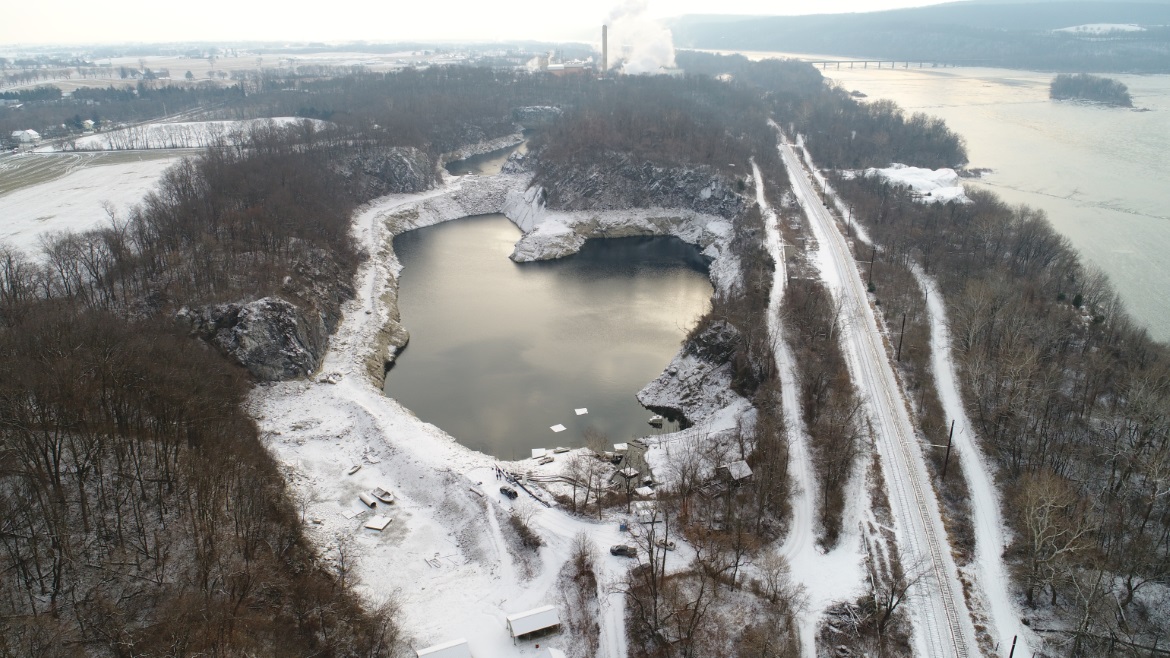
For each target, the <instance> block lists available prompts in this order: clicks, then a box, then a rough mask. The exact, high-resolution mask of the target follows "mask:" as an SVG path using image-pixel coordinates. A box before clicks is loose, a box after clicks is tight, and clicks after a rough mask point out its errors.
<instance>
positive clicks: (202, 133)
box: [37, 117, 327, 151]
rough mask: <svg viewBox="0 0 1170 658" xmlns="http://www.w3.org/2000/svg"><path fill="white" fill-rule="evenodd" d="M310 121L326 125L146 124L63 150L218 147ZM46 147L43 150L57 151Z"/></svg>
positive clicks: (291, 120) (283, 121) (280, 120)
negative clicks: (269, 128)
mask: <svg viewBox="0 0 1170 658" xmlns="http://www.w3.org/2000/svg"><path fill="white" fill-rule="evenodd" d="M304 121H308V122H310V123H312V124H313V125H314V127H316V128H317V129H318V130H320V129H321V128H323V127H324V126H326V125H327V124H326V122H324V121H320V120H318V119H303V118H300V117H274V118H271V119H247V120H241V121H186V122H175V123H147V124H143V125H140V126H130V127H129V128H119V129H117V130H111V131H108V132H103V133H97V134H94V135H86V136H84V137H78V138H77V139H74V140H70V141H67V142H65V144H64V145H62V146H61V147H60V148H61V150H75V151H125V150H143V149H200V148H206V147H208V146H212V145H215V144H221V143H222V144H227V145H232V144H236V143H237V142H238V141H239V137H240V136H241V135H243V134H246V133H247V132H248V131H249V130H251V129H252V128H257V127H262V126H266V125H271V126H276V127H280V128H285V127H288V126H291V125H294V124H299V123H301V122H304ZM55 148H56V147H52V146H46V147H42V148H40V149H37V150H38V151H40V150H55Z"/></svg>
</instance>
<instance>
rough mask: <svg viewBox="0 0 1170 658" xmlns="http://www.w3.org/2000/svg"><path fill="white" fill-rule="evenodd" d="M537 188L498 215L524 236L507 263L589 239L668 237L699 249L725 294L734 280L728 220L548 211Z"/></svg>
mask: <svg viewBox="0 0 1170 658" xmlns="http://www.w3.org/2000/svg"><path fill="white" fill-rule="evenodd" d="M541 196H542V190H541V188H539V187H532V188H528V189H527V190H525V191H524V193H523V194H522V195H519V196H512V197H510V198H509V200H508V204H507V205H506V206H505V208H504V214H506V215H507V216H508V219H511V220H512V221H513V222H515V224H516V226H518V227H520V230H521V231H523V232H524V237H523V238H521V239H520V241H519V242H517V243H516V248H515V250H514V251H513V252H512V260H515V261H517V262H528V261H537V260H548V259H551V258H562V257H564V256H567V255H569V254H574V253H577V251H578V250H580V249H581V245H583V244H585V240H587V239H589V238H624V237H634V236H644V235H659V236H664V235H672V236H675V237H678V238H679V239H681V240H682V241H683V242H689V243H691V244H693V245H695V246H697V247H699V248H700V249H702V250H703V255H704V256H706V257H707V258H709V259H711V265H710V272H711V282H712V283H713V284H714V285H715V288H716V289H717V290H719V291H727V290H728V289H730V287H731V286H733V285H735V283H736V282H737V281H739V279H740V271H739V263H738V261H737V260H736V258H735V256H734V255H732V253H731V250H730V248H729V246H728V243H729V242H730V240H731V233H732V226H731V221H730V220H727V219H724V218H722V217H719V216H716V215H705V214H703V213H698V212H694V211H692V210H687V209H682V208H634V209H629V210H622V211H612V210H596V211H593V210H575V211H570V212H563V211H553V210H549V209H547V208H545V207H544V205H543V204H542V203H541V201H540V199H541Z"/></svg>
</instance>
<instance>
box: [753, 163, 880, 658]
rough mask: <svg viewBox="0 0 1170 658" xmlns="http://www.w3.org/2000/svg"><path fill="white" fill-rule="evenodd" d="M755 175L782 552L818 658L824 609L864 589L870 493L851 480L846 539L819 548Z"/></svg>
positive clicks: (782, 273) (779, 272)
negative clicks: (763, 246)
mask: <svg viewBox="0 0 1170 658" xmlns="http://www.w3.org/2000/svg"><path fill="white" fill-rule="evenodd" d="M752 174H753V176H754V177H755V181H756V201H757V202H758V203H759V204H760V208H761V209H762V210H763V213H764V226H765V228H766V230H767V246H768V251H769V252H770V253H771V254H772V258H773V259H774V260H775V261H776V271H775V272H774V274H773V279H772V291H771V294H770V296H769V298H768V331H769V333H770V335H771V337H772V349H773V352H774V353H775V355H776V369H777V372H778V373H779V377H780V393H781V404H782V407H783V414H784V429H785V432H786V433H787V436H788V449H789V462H788V464H789V466H788V468H789V474H790V476H791V477H792V483H793V487H792V501H791V504H792V523H791V525H790V527H789V529H788V534H787V536H786V537H785V539H784V545H783V546H782V547H781V548H780V554H781V555H783V556H784V557H785V559H787V560H788V564H789V566H790V567H791V568H792V577H793V579H794V580H795V581H797V582H798V583H800V585H801V586H802V587H803V588H804V590H805V593H806V596H807V603H808V605H807V607H806V608H805V609H804V610H802V611H801V618H800V643H801V653H802V655H804V656H806V658H813V657H814V656H816V655H817V654H816V633H817V626H818V624H819V623H820V620H821V617H822V616H823V615H824V612H825V610H826V609H827V608H828V607H829V606H830V605H832V604H834V603H837V602H840V601H848V600H853V599H856V598H857V596H858V595H859V594H860V593H861V592H862V591H863V589H864V586H863V577H864V575H863V569H862V563H863V560H864V558H865V555H864V553H863V551H862V548H861V541H860V535H859V533H860V529H859V524H858V523H857V519H858V518H860V516H861V515H862V514H863V513H865V512H866V511H867V510H868V508H869V495H868V492H867V491H866V490H865V487H864V486H863V483H864V481H865V478H864V477H861V476H860V475H855V476H854V477H852V478H850V483H849V485H848V487H849V489H850V492H849V494H848V495H847V496H846V500H847V501H848V502H847V505H846V510H845V514H844V517H845V518H844V519H843V521H842V533H841V537H840V539H839V541H838V542H837V545H836V547H834V548H833V550H831V551H829V552H827V553H824V552H822V551H821V549H820V548H819V547H818V546H817V532H816V500H817V481H816V478H815V477H814V475H813V463H812V457H811V453H810V450H809V445H808V433H807V431H806V429H805V424H804V418H803V414H802V413H801V409H800V402H799V400H798V399H797V391H798V390H799V388H798V385H797V377H796V370H795V368H796V362H795V359H794V358H793V356H792V350H791V348H790V347H789V345H788V341H786V340H784V333H783V328H782V326H781V324H780V322H781V314H780V309H781V306H782V304H783V302H784V291H785V287H786V285H787V282H788V271H787V270H786V269H785V267H784V251H783V248H784V245H783V238H782V237H781V235H780V231H779V230H778V229H777V227H776V224H777V221H778V219H777V217H776V212H775V211H774V210H773V209H772V208H771V207H770V206H769V204H768V201H767V198H766V196H765V190H764V179H763V176H762V175H761V174H760V169H759V167H758V166H757V165H756V164H755V163H754V162H753V163H752Z"/></svg>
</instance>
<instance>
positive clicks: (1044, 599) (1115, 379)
mask: <svg viewBox="0 0 1170 658" xmlns="http://www.w3.org/2000/svg"><path fill="white" fill-rule="evenodd" d="M838 185H839V186H840V189H841V190H842V192H843V194H844V195H845V196H846V197H847V198H848V200H849V201H850V203H852V204H853V206H854V212H855V213H856V216H858V217H864V218H866V221H867V224H868V226H869V228H870V233H871V235H872V236H873V237H874V238H875V240H877V242H878V244H879V245H881V247H882V250H883V258H890V259H895V260H900V259H908V260H910V261H912V262H918V263H920V264H921V265H922V266H923V267H924V269H926V270H927V271H928V272H929V273H931V274H933V275H934V276H935V277H936V278H937V279H938V281H939V282H940V285H941V286H942V288H943V292H944V294H945V295H946V298H947V301H948V305H949V307H950V317H951V323H952V326H951V332H952V336H953V340H954V345H953V347H954V349H955V353H956V356H957V358H958V361H959V365H960V367H961V369H962V372H963V376H962V378H961V381H962V382H963V385H964V394H965V400H966V403H967V406H968V412H969V414H970V416H971V419H972V421H973V422H974V423H975V425H976V430H977V433H978V436H979V438H980V440H981V441H982V444H983V448H984V450H985V451H986V452H987V454H988V455H990V456H991V458H992V459H993V460H994V461H995V463H996V465H997V467H998V469H999V472H1000V474H1001V478H1000V482H1001V486H1003V491H1004V498H1005V501H1006V504H1005V512H1006V513H1005V517H1006V519H1007V520H1008V522H1009V523H1010V525H1011V527H1012V530H1013V535H1014V542H1013V544H1012V547H1011V550H1010V551H1009V553H1008V558H1009V564H1010V565H1011V566H1012V568H1013V570H1014V572H1015V575H1016V578H1017V580H1016V585H1017V587H1018V590H1019V591H1020V592H1021V595H1022V596H1023V598H1024V600H1025V601H1026V603H1027V604H1028V605H1029V606H1031V607H1034V608H1042V609H1045V610H1048V611H1050V613H1051V614H1055V615H1057V616H1058V617H1060V618H1063V619H1066V620H1068V622H1069V629H1070V630H1069V632H1068V633H1066V634H1063V635H1061V636H1058V637H1057V643H1058V645H1059V646H1063V647H1065V650H1067V651H1068V652H1069V654H1070V655H1098V654H1099V653H1100V652H1101V651H1104V650H1105V649H1106V648H1107V647H1109V646H1111V645H1112V644H1114V643H1112V642H1111V640H1110V638H1111V637H1115V638H1120V639H1123V640H1127V641H1130V642H1133V643H1135V644H1137V645H1138V646H1149V645H1151V644H1152V643H1153V642H1154V638H1156V637H1159V636H1160V635H1164V634H1165V632H1166V631H1167V630H1170V629H1167V627H1166V625H1165V623H1166V621H1165V619H1162V618H1159V617H1158V616H1157V615H1156V614H1154V613H1153V611H1152V610H1151V609H1150V608H1148V607H1147V606H1146V605H1145V604H1144V603H1143V602H1142V599H1141V592H1142V591H1144V590H1147V589H1150V588H1156V587H1164V586H1165V584H1166V583H1167V582H1168V579H1170V571H1168V570H1167V566H1166V565H1167V564H1170V501H1168V500H1167V497H1166V496H1165V495H1164V491H1165V490H1166V489H1167V486H1168V484H1167V483H1168V480H1167V473H1168V471H1167V464H1168V463H1170V461H1168V459H1170V385H1168V382H1170V377H1168V375H1170V370H1168V369H1167V363H1170V361H1168V359H1167V354H1166V346H1165V345H1162V344H1159V343H1155V342H1154V341H1152V340H1151V339H1150V338H1149V336H1148V335H1147V333H1146V331H1145V330H1144V329H1143V328H1141V327H1139V326H1137V325H1136V324H1135V323H1134V322H1133V321H1132V320H1131V319H1130V318H1129V316H1128V315H1127V314H1126V313H1125V309H1124V307H1123V305H1122V304H1121V301H1120V299H1119V298H1118V296H1117V294H1116V293H1115V292H1114V291H1113V289H1112V287H1111V286H1110V285H1109V283H1108V281H1107V280H1106V279H1105V277H1104V275H1102V274H1100V273H1098V272H1095V271H1093V270H1092V269H1091V268H1089V267H1086V266H1085V265H1083V264H1082V263H1081V261H1080V258H1079V257H1078V256H1077V254H1076V253H1075V251H1074V250H1073V249H1072V247H1071V246H1070V244H1069V243H1068V241H1067V239H1065V238H1064V237H1062V236H1060V235H1059V234H1057V233H1056V232H1055V231H1054V230H1053V229H1052V227H1051V225H1050V224H1049V223H1048V220H1047V218H1046V217H1045V216H1044V213H1043V212H1041V211H1037V210H1034V209H1031V208H1027V207H1012V206H1009V205H1007V204H1005V203H1003V202H1002V201H1000V200H999V199H997V198H996V197H995V196H994V195H991V194H989V193H985V192H981V191H969V192H968V194H969V196H971V197H972V200H973V203H971V204H967V205H959V204H948V205H945V206H940V205H925V204H920V203H916V202H914V201H913V200H911V199H910V197H909V194H908V193H907V192H905V191H899V190H895V189H892V188H891V187H889V186H888V185H886V184H884V183H882V182H880V181H877V180H874V179H855V180H852V181H840V182H839V183H838ZM937 436H938V435H937V434H936V437H937ZM1115 650H1116V651H1118V652H1128V651H1136V649H1132V648H1129V649H1125V648H1121V647H1120V646H1119V645H1118V646H1116V647H1115Z"/></svg>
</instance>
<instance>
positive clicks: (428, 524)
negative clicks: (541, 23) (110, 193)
mask: <svg viewBox="0 0 1170 658" xmlns="http://www.w3.org/2000/svg"><path fill="white" fill-rule="evenodd" d="M529 180H530V179H529V177H528V176H527V175H499V176H491V177H486V176H466V177H463V178H459V179H452V178H448V179H447V180H446V181H445V182H444V184H443V185H442V186H441V187H440V188H439V189H436V190H433V191H429V192H426V193H421V194H413V195H397V196H390V197H384V198H382V199H379V200H377V201H375V202H373V203H371V204H369V205H368V206H367V207H366V208H364V209H363V210H362V211H361V212H360V213H358V215H357V216H356V218H355V225H354V229H353V230H354V235H355V238H356V239H357V240H358V242H359V243H360V244H361V245H362V246H363V247H364V248H365V249H367V250H368V252H369V253H370V254H372V257H371V258H370V259H369V260H368V262H366V263H365V264H364V265H363V266H362V267H361V268H360V269H359V271H358V274H357V277H356V282H355V284H356V285H355V289H356V291H357V292H356V297H355V299H353V300H352V301H350V302H348V303H346V304H345V306H344V309H343V311H344V319H343V321H342V323H341V325H340V327H339V329H338V331H337V334H336V335H335V336H334V337H333V340H332V343H331V345H330V348H329V351H328V352H327V353H326V355H325V358H324V363H323V365H322V368H321V371H320V374H319V375H318V376H317V377H316V378H315V379H314V380H311V381H290V382H281V383H277V384H272V385H268V386H261V387H258V388H257V389H256V390H255V392H254V394H253V396H252V398H251V402H250V404H251V411H252V413H253V415H254V416H255V417H256V419H257V421H258V422H259V424H260V426H261V428H262V430H263V432H264V436H265V437H266V443H267V445H268V447H269V448H270V449H271V450H272V452H273V454H274V455H275V457H276V459H277V460H278V462H279V463H280V464H281V466H282V470H283V472H284V473H285V475H286V477H287V478H288V481H289V483H290V485H291V488H292V490H293V492H294V495H295V496H296V497H297V499H298V501H299V502H300V512H301V514H302V516H303V517H304V519H305V520H306V528H307V534H308V536H309V537H310V538H311V539H312V541H313V542H314V543H315V544H316V545H317V546H318V547H319V549H320V550H321V552H322V553H323V554H324V555H325V556H327V557H328V558H330V559H331V560H333V562H334V564H335V565H336V566H337V567H338V568H340V567H341V566H343V565H344V567H345V568H346V569H347V570H348V571H349V577H350V578H351V579H352V580H354V581H355V582H357V583H358V591H359V592H360V593H361V594H363V595H364V596H365V597H366V598H367V600H368V601H369V602H370V603H371V604H372V605H377V604H378V603H380V602H381V601H383V600H386V599H388V598H395V599H397V601H398V602H399V604H400V606H401V607H400V610H399V612H398V613H397V614H395V619H396V620H397V622H398V623H399V624H400V625H401V627H402V628H403V629H404V630H405V631H406V632H407V633H408V634H409V635H410V636H411V637H412V638H413V639H414V646H415V647H425V646H429V645H431V644H434V643H438V642H443V641H447V640H451V639H455V638H460V637H464V638H467V640H468V641H469V643H470V647H471V650H472V652H473V653H474V655H477V656H505V655H510V656H532V655H540V654H539V653H538V652H537V651H535V650H534V648H533V646H532V643H520V644H519V645H516V646H513V643H512V641H511V639H510V637H509V636H508V632H507V630H506V624H505V617H506V616H507V615H509V614H514V613H516V612H520V611H524V610H527V609H530V608H533V607H536V606H539V605H545V604H560V603H561V600H560V594H559V592H558V589H557V585H556V580H557V575H558V573H559V571H560V569H561V568H562V566H563V565H564V564H565V563H566V561H567V560H568V559H569V556H570V552H571V547H572V543H573V541H572V540H573V537H574V536H576V535H577V534H578V533H584V534H585V535H587V536H588V537H590V538H591V539H592V541H593V542H594V543H595V544H596V545H597V546H598V548H599V549H600V554H599V555H598V556H597V558H596V560H595V564H596V565H597V569H598V577H599V579H600V581H601V592H600V597H601V618H600V619H599V623H600V628H601V637H600V642H601V647H600V651H599V652H598V654H597V655H598V656H601V657H608V658H620V657H624V656H625V655H626V643H625V642H626V641H625V621H624V619H625V617H624V615H625V601H624V598H623V596H622V595H621V594H619V593H612V592H611V588H610V587H609V585H610V584H612V583H614V582H616V581H617V580H618V579H619V578H620V577H621V576H622V574H623V573H624V571H625V569H626V568H627V567H628V566H629V563H628V562H627V561H626V560H624V559H622V558H614V557H611V556H610V555H608V552H607V551H606V549H607V548H608V547H609V546H611V545H613V544H617V543H626V542H628V541H629V536H628V535H626V534H624V533H619V531H618V528H617V523H616V520H614V519H607V520H606V521H603V522H597V521H592V520H584V519H580V518H577V517H573V516H570V515H569V514H567V513H565V512H563V511H561V510H560V509H558V508H557V507H555V506H554V507H552V508H544V507H541V506H539V505H535V504H534V503H533V501H531V500H529V499H528V498H527V497H522V498H521V499H520V500H519V501H515V502H514V501H510V500H508V499H507V498H505V497H503V496H502V495H501V494H500V493H499V491H498V488H499V487H498V484H499V483H498V482H497V481H496V480H495V474H494V471H493V470H492V465H493V464H494V463H497V462H496V461H495V460H494V459H493V458H492V457H490V456H488V455H484V454H482V453H478V452H475V451H472V450H470V449H468V448H466V447H464V446H462V445H461V444H459V443H458V442H457V441H456V440H455V439H454V438H453V437H451V436H450V435H448V434H447V433H445V432H444V431H443V430H441V429H439V428H438V427H435V426H434V425H430V424H428V423H425V422H423V421H421V420H419V419H418V418H417V417H416V416H414V414H412V413H411V412H410V410H408V409H406V408H404V407H403V406H401V405H400V404H398V403H397V402H396V401H395V400H393V399H391V398H388V397H386V396H385V395H383V394H382V391H381V389H380V383H381V382H380V377H379V376H377V375H380V374H381V372H380V365H381V360H382V359H383V358H385V356H386V355H385V354H384V353H379V352H380V349H381V348H379V347H378V345H379V343H380V342H381V343H382V344H383V345H385V344H386V343H385V341H386V334H387V327H392V326H395V325H397V319H398V314H397V308H396V299H395V297H396V285H397V283H396V280H397V275H398V273H399V272H400V270H401V264H400V263H399V262H398V260H397V258H396V257H395V255H394V253H393V246H392V244H391V240H392V238H393V236H394V235H396V234H397V233H400V232H402V231H406V230H410V229H413V228H419V227H422V226H429V225H433V224H436V223H438V222H442V221H447V220H450V219H455V218H457V217H462V216H465V215H474V214H482V213H490V212H500V211H503V212H505V213H507V214H508V215H509V217H511V218H512V219H513V221H515V222H516V223H517V225H518V226H520V227H521V229H522V230H523V231H524V233H525V237H524V238H523V239H522V242H523V243H524V244H525V245H526V248H527V249H530V250H531V251H527V252H525V253H528V254H531V255H540V256H541V257H552V256H553V255H554V254H565V253H572V252H573V251H575V250H576V248H579V246H580V244H579V243H577V242H574V241H568V242H566V241H564V240H563V239H562V238H561V237H557V238H556V239H555V240H554V239H551V238H549V237H548V236H551V235H556V236H562V235H563V234H564V233H565V232H571V233H574V234H576V235H578V236H580V238H581V240H582V241H583V240H584V238H586V237H599V236H600V235H601V234H611V233H613V232H622V231H627V232H628V233H627V234H635V235H647V234H672V235H680V236H688V237H692V238H693V239H695V240H699V241H700V245H701V246H704V247H705V248H707V249H708V250H711V251H712V253H714V254H716V255H717V256H721V255H722V254H724V253H726V245H725V242H724V239H725V238H726V237H729V236H730V225H726V222H725V220H718V221H716V219H717V218H716V219H711V218H704V217H686V216H683V217H676V218H675V219H674V220H673V221H668V220H667V219H661V218H666V217H669V216H670V215H671V214H672V213H673V212H674V211H659V212H658V213H657V214H655V215H654V217H655V218H656V219H657V220H659V221H655V220H648V219H644V218H645V217H646V215H645V214H643V213H642V212H641V211H638V212H629V213H605V214H600V213H598V214H594V213H570V214H558V213H551V212H548V211H546V210H545V209H544V208H542V207H540V205H539V204H537V203H534V200H535V198H536V197H532V198H526V197H525V190H526V188H527V185H528V181H529ZM623 218H624V219H623ZM549 222H552V223H555V224H556V225H557V230H556V231H552V232H550V231H548V230H547V227H545V224H546V223H549ZM720 222H722V223H724V224H725V225H726V228H725V229H724V228H721V227H720ZM623 223H624V224H626V226H625V228H623ZM538 232H539V235H537V236H536V237H533V236H532V234H534V233H538ZM654 232H658V233H654ZM684 239H685V238H684ZM708 239H709V240H710V241H709V242H708V243H707V244H703V241H705V240H708ZM517 250H518V252H519V251H520V249H519V247H518V249H517ZM716 263H717V266H716V267H714V268H713V273H714V272H715V271H719V272H723V273H724V274H722V275H721V276H724V277H727V276H730V274H728V272H737V271H738V268H737V267H735V266H734V265H733V264H729V263H728V262H727V259H726V258H722V259H720V260H717V261H716ZM725 285H730V283H729V282H725ZM390 333H393V331H391V332H390ZM374 364H377V366H378V367H377V368H372V367H371V366H372V365H374ZM729 415H730V416H732V417H731V418H730V420H729V419H728V418H727V417H728V416H729ZM713 416H716V417H718V418H719V421H720V422H721V423H723V424H729V425H730V426H732V427H734V425H735V422H736V418H735V417H734V413H733V412H728V411H723V412H718V413H715V414H713ZM563 463H564V460H563V459H558V461H557V462H556V463H555V464H552V465H549V466H536V465H535V463H534V462H531V461H524V462H519V463H517V464H512V465H508V464H504V466H505V468H510V469H511V470H535V471H536V472H537V473H538V474H550V475H551V474H554V473H556V469H557V468H559V467H560V466H561V465H562V464H563ZM354 466H360V468H359V469H358V470H356V471H353V470H352V469H353V467H354ZM351 471H352V472H351ZM376 486H380V487H382V488H384V489H388V490H392V491H393V492H394V494H395V497H396V502H395V503H394V504H393V505H389V506H387V505H380V507H379V509H378V512H379V513H382V514H385V513H386V512H385V511H384V509H383V508H389V516H391V517H392V518H393V521H392V522H391V524H390V526H389V527H388V528H387V529H386V530H384V531H382V532H378V531H374V530H367V529H364V528H363V523H364V522H365V521H366V520H367V519H368V518H369V516H370V515H371V514H372V513H373V512H370V511H369V510H367V509H366V508H365V507H364V506H363V505H362V504H361V503H360V502H359V500H358V497H357V496H358V494H359V493H362V492H369V491H370V490H371V489H373V488H374V487H376ZM515 505H526V506H529V507H531V508H532V509H533V510H534V512H533V518H532V524H533V525H534V527H536V528H538V530H539V533H540V535H541V537H542V538H543V539H544V540H545V542H546V545H545V546H544V547H543V548H541V549H540V551H539V552H538V553H532V552H531V551H530V550H529V549H523V548H519V547H518V546H517V544H516V542H515V540H514V538H513V537H511V536H510V534H509V531H507V529H506V528H504V527H502V526H506V522H507V515H508V513H509V511H510V510H511V509H512V508H513V506H515ZM686 559H688V555H687V551H686V550H685V547H684V546H680V549H679V551H677V552H675V553H672V554H671V557H670V562H671V563H670V564H669V565H668V568H671V569H674V568H681V567H682V566H683V565H684V564H685V560H686ZM563 614H564V612H563V611H562V615H563ZM572 640H573V638H571V637H570V636H569V635H568V634H562V635H558V636H553V637H551V638H546V639H543V640H540V641H539V642H540V644H541V645H542V646H544V647H550V646H551V647H559V648H561V649H563V650H565V651H566V652H567V653H568V654H569V655H570V656H580V655H582V654H581V649H580V647H579V646H578V645H574V644H573V642H572Z"/></svg>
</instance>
